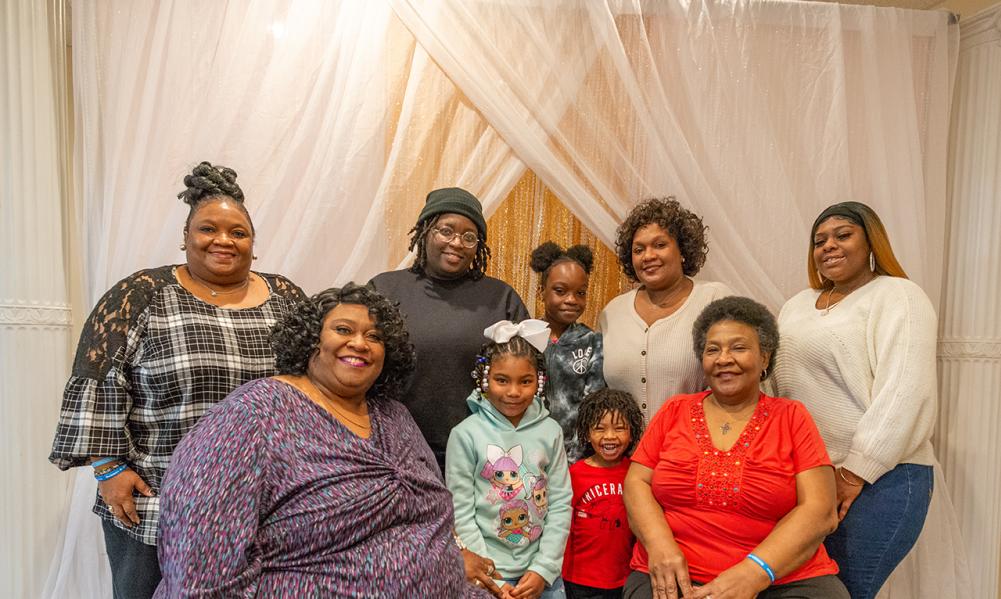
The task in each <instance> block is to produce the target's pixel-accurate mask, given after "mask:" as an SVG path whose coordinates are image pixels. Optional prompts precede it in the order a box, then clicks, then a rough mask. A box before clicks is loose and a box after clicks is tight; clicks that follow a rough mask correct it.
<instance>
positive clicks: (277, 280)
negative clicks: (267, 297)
mask: <svg viewBox="0 0 1001 599" xmlns="http://www.w3.org/2000/svg"><path fill="white" fill-rule="evenodd" d="M257 274H258V276H261V277H264V278H265V279H266V280H267V281H268V284H269V285H270V286H271V289H272V290H273V291H274V292H275V294H277V295H279V296H281V297H284V298H286V299H290V300H292V301H293V302H295V303H299V302H301V301H303V300H304V299H306V297H307V296H306V294H305V293H303V291H302V289H300V288H299V286H298V285H296V284H295V283H293V282H292V281H290V280H288V279H287V278H285V277H284V276H282V275H274V274H268V273H263V272H259V273H257Z"/></svg>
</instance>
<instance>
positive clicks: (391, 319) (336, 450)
mask: <svg viewBox="0 0 1001 599" xmlns="http://www.w3.org/2000/svg"><path fill="white" fill-rule="evenodd" d="M272 344H273V346H274V348H275V354H276V362H277V367H278V371H279V372H280V373H281V374H280V375H279V376H276V377H273V378H266V379H259V380H256V381H252V382H250V383H247V384H245V385H243V386H242V387H240V388H238V389H237V390H236V391H234V392H232V393H231V394H230V395H229V397H227V398H226V399H225V400H224V401H223V402H222V403H220V404H219V405H218V406H216V407H215V408H213V409H212V410H211V411H210V412H209V413H208V414H207V415H206V416H204V417H203V418H202V420H201V421H200V422H199V423H198V425H197V426H196V427H195V428H194V430H192V431H191V432H190V433H189V434H188V435H187V436H186V437H185V438H184V440H183V441H182V442H181V443H180V445H178V447H177V450H176V451H175V452H174V456H173V459H172V461H171V464H170V466H169V468H168V470H167V475H166V478H165V480H164V484H163V491H162V493H161V516H160V527H161V528H160V534H161V537H160V546H159V552H160V566H161V570H162V572H163V582H162V583H161V584H160V587H159V588H158V589H157V594H156V596H157V597H161V598H162V597H186V596H193V595H199V596H202V595H205V596H227V597H228V596H239V597H373V598H374V597H380V598H384V597H466V596H469V597H477V596H484V597H486V596H488V595H486V593H485V591H482V590H479V589H477V587H476V586H473V585H472V584H469V583H468V582H467V580H466V577H465V574H464V570H463V557H462V555H461V553H460V551H459V549H458V547H457V546H456V545H455V543H454V542H453V535H452V528H453V515H452V501H451V498H450V496H449V493H448V489H446V488H445V486H444V484H443V483H442V482H441V479H440V478H439V475H438V470H437V466H436V464H435V459H434V455H433V454H432V453H431V450H430V448H429V447H428V445H427V443H426V442H425V441H424V439H423V437H422V436H421V432H420V430H418V428H417V425H416V424H415V423H414V421H413V418H411V416H410V414H409V412H408V411H407V409H406V408H405V407H404V406H403V405H402V404H400V403H398V401H397V400H398V398H399V395H400V393H401V389H402V388H403V386H404V383H405V381H406V380H407V377H408V376H409V375H410V373H411V372H412V370H413V367H414V351H413V347H412V345H411V344H410V341H409V336H408V334H407V331H406V328H405V327H404V321H403V319H402V317H401V316H400V313H399V311H398V310H397V309H396V308H395V307H394V306H393V305H392V304H391V303H390V302H389V301H388V300H386V299H385V298H384V297H383V296H381V295H379V294H378V293H376V292H374V291H372V290H371V289H369V288H366V287H361V286H357V285H354V284H351V283H349V284H348V285H346V286H345V287H344V288H342V289H328V290H327V291H323V292H321V293H319V294H317V295H315V296H313V297H312V298H310V300H308V301H306V302H304V303H303V304H302V305H301V306H300V307H299V308H297V309H296V310H295V311H293V312H292V313H291V314H289V315H288V316H287V317H286V318H285V319H284V320H283V321H281V322H280V323H279V324H278V325H277V326H276V327H275V330H274V333H273V337H272Z"/></svg>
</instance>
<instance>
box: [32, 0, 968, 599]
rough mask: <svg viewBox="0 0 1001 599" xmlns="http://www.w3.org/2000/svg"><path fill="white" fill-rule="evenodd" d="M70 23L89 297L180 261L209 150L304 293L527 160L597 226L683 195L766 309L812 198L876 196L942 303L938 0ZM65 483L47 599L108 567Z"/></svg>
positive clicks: (230, 10) (361, 273)
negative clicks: (441, 198)
mask: <svg viewBox="0 0 1001 599" xmlns="http://www.w3.org/2000/svg"><path fill="white" fill-rule="evenodd" d="M73 33H74V57H75V62H74V67H75V73H76V80H75V88H76V90H75V94H76V95H75V98H76V104H77V113H78V118H77V145H76V156H77V165H76V167H77V172H78V173H79V176H78V181H79V182H80V194H79V198H78V202H79V209H80V214H83V215H86V217H85V218H83V219H81V220H80V223H79V225H80V229H81V234H82V235H83V236H84V241H83V248H82V250H83V251H84V256H85V261H86V274H87V277H88V278H87V280H86V284H87V292H88V294H89V296H90V299H91V301H93V300H95V299H96V298H97V296H98V295H99V294H100V293H101V292H102V291H103V290H104V289H106V288H107V287H108V286H109V285H110V284H111V283H112V282H113V281H115V280H117V279H118V278H120V277H122V276H124V275H127V274H128V273H130V272H132V271H134V270H137V269H139V268H143V267H149V266H154V265H158V264H163V263H167V262H179V261H181V260H182V259H183V256H182V254H181V252H180V250H178V249H177V245H178V244H179V243H180V238H181V227H182V225H183V219H184V214H185V212H184V206H183V205H182V204H181V203H180V202H179V201H177V200H176V199H174V197H173V196H174V194H175V193H176V192H177V191H179V189H180V179H181V176H182V175H183V174H184V173H185V172H187V171H188V169H189V168H190V167H191V166H193V165H194V164H195V163H197V162H198V161H199V160H206V159H207V160H210V161H212V162H217V163H221V164H226V165H228V166H231V167H233V168H235V169H236V170H237V171H238V172H239V173H240V179H239V181H240V183H241V185H242V186H243V188H244V190H245V192H246V195H247V198H248V200H247V201H248V206H249V208H250V211H251V213H252V215H253V216H254V221H255V225H256V227H257V230H258V238H257V246H256V253H257V254H258V255H259V256H260V257H261V258H260V260H259V261H258V263H257V265H256V267H257V268H259V269H261V270H264V271H276V272H281V273H283V274H286V275H288V276H289V277H291V278H292V279H293V280H295V281H296V282H298V283H299V284H300V285H302V286H303V287H304V288H305V289H306V290H307V291H310V292H313V291H317V290H319V289H321V288H323V287H326V286H328V285H330V284H332V283H341V282H344V281H346V280H349V279H356V280H365V279H367V278H368V277H369V276H371V275H373V274H375V273H377V272H379V271H381V270H385V269H386V268H390V267H394V266H396V265H397V264H398V263H399V262H400V260H401V259H402V258H403V257H404V255H405V253H406V245H407V240H406V233H407V230H408V229H409V227H410V226H411V225H412V224H413V220H414V217H415V215H416V214H417V211H418V210H419V208H420V205H421V204H422V203H423V197H424V195H425V194H426V193H427V191H428V190H430V189H433V188H434V187H438V186H444V185H453V184H459V185H462V186H464V187H467V188H468V189H470V190H471V191H473V192H474V193H476V194H477V195H479V196H480V197H481V198H482V199H483V200H484V203H485V206H486V208H487V211H488V212H490V211H491V210H492V209H493V208H494V207H496V205H497V204H498V203H499V202H500V200H502V199H503V198H504V197H505V195H506V193H507V191H508V190H509V189H510V188H511V186H512V185H513V184H514V182H515V181H517V179H518V178H519V176H520V175H521V174H522V173H523V172H524V169H525V168H526V166H527V167H529V168H531V169H532V170H533V171H535V172H536V173H537V174H538V175H539V177H540V178H541V179H542V180H543V181H544V182H545V183H546V185H547V186H548V187H550V188H551V189H552V190H553V191H554V192H556V194H557V195H558V196H559V197H560V198H561V199H562V200H563V201H565V202H566V203H567V205H568V206H569V207H570V208H571V209H572V210H573V211H574V213H575V214H576V215H577V216H578V217H579V218H580V219H581V220H582V221H583V222H584V223H585V224H586V225H587V226H588V227H590V228H591V229H592V230H593V231H595V232H596V233H597V234H598V235H599V236H600V237H601V238H602V239H603V240H604V241H606V243H609V242H611V241H612V239H613V236H614V229H615V226H616V224H617V223H618V222H619V220H620V219H621V218H622V217H623V216H624V215H625V214H626V212H628V210H629V208H630V206H632V205H633V204H634V203H635V202H636V201H637V200H638V199H640V198H643V197H646V196H652V195H667V194H675V195H677V196H678V197H679V199H680V200H682V201H683V202H684V203H686V204H687V205H689V206H691V207H693V208H694V209H695V210H697V211H698V212H699V213H701V214H703V215H704V217H705V220H706V222H707V224H708V225H709V226H710V229H711V250H710V257H709V263H708V266H707V268H706V273H705V275H704V276H705V277H706V278H712V279H718V280H723V281H726V282H728V283H730V284H731V285H733V286H734V287H736V288H737V289H739V290H741V291H743V292H746V293H749V294H751V295H753V296H756V297H758V298H760V299H762V300H763V301H765V302H766V303H768V304H770V305H771V306H773V307H778V306H779V305H780V304H781V302H782V301H783V299H784V298H785V297H788V296H789V295H791V294H792V293H793V292H794V291H796V290H798V289H800V288H802V287H803V286H804V285H805V283H806V277H805V272H804V266H805V265H804V263H805V259H806V256H805V255H804V254H805V252H806V245H807V235H808V227H809V224H810V222H811V221H812V219H813V217H814V215H815V214H816V213H818V212H819V211H820V209H822V208H823V207H824V206H826V205H827V204H829V203H832V202H835V201H839V200H844V199H859V200H862V201H866V202H867V203H870V204H871V205H873V206H874V207H875V208H876V209H877V210H878V211H879V212H880V213H881V215H882V216H883V217H884V219H885V221H886V223H887V225H888V228H889V230H890V235H891V237H892V239H893V241H894V245H895V247H896V248H897V251H898V254H899V255H900V256H901V258H902V261H903V263H904V266H905V268H907V270H908V272H909V273H911V274H912V276H913V278H914V279H915V280H917V281H918V282H919V283H920V284H922V285H923V286H924V287H925V289H926V290H927V291H928V292H929V295H930V296H931V297H932V298H935V299H937V298H938V297H939V288H940V284H941V268H942V266H941V260H942V258H941V257H942V255H943V252H942V249H943V247H944V232H943V228H942V220H943V218H942V215H943V214H944V197H945V170H944V164H945V152H946V145H945V140H946V135H947V127H948V100H949V90H950V85H951V69H952V67H953V65H954V62H955V43H956V39H957V38H956V31H955V28H954V27H950V26H949V25H948V21H947V16H946V15H945V14H939V13H928V12H917V11H903V10H892V9H876V8H868V7H860V6H838V5H833V4H815V3H801V2H767V3H765V2H733V1H730V2H691V3H689V2H685V3H681V2H620V1H612V0H610V1H608V2H566V1H559V2H550V1H547V0H527V1H521V2H468V1H466V2H463V1H459V0H442V1H438V0H435V1H423V0H387V1H386V2H374V1H373V2H364V3H363V2H323V1H318V0H317V1H305V0H300V1H296V0H257V1H253V2H249V1H248V2H235V1H233V2H213V3H203V2H196V1H195V0H173V1H171V0H165V1H161V2H152V1H150V0H142V1H137V2H130V3H115V4H109V3H100V2H94V1H84V0H78V1H77V2H76V3H75V4H74V31H73ZM77 495H78V501H77V503H76V504H75V505H76V507H75V508H74V512H73V514H72V515H71V518H70V525H69V527H68V529H67V541H66V544H65V547H64V553H63V556H62V558H60V561H59V562H57V571H56V573H55V574H54V576H53V580H55V581H57V582H56V583H55V584H54V585H53V586H52V588H51V590H52V593H53V594H54V595H59V594H60V593H64V594H65V593H67V592H70V591H71V590H72V589H74V588H82V587H79V586H75V585H79V584H82V583H81V581H80V580H79V579H78V577H85V576H88V575H89V574H88V573H90V572H99V571H100V570H99V567H100V565H101V559H100V558H99V556H97V553H98V549H97V548H99V547H100V537H99V535H96V534H95V533H96V531H97V526H96V522H92V521H93V520H95V519H94V518H93V516H91V515H89V514H87V513H86V512H87V504H88V503H89V499H90V497H92V495H91V494H90V492H89V491H82V492H81V491H78V493H77ZM86 560H90V561H91V562H93V563H92V564H91V565H92V566H93V567H92V568H91V567H88V566H83V565H82V564H83V563H84V561H86ZM60 563H61V564H62V565H63V569H62V570H58V566H59V564H60ZM71 563H77V564H79V565H80V567H79V568H78V569H77V570H76V571H75V572H68V571H67V570H66V567H67V566H68V565H69V564H71ZM91 582H93V581H91ZM98 583H100V581H98ZM71 594H72V593H71ZM922 594H923V593H922ZM900 596H905V595H903V594H901V595H900ZM911 596H919V595H918V594H914V595H911ZM943 596H949V595H943Z"/></svg>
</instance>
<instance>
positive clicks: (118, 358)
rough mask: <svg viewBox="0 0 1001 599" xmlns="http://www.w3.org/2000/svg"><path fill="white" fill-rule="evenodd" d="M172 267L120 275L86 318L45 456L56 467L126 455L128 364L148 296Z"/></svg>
mask: <svg viewBox="0 0 1001 599" xmlns="http://www.w3.org/2000/svg"><path fill="white" fill-rule="evenodd" d="M172 268H173V267H171V266H164V267H160V268H154V269H149V270H141V271H139V272H137V273H135V274H133V275H130V276H128V277H126V278H124V279H122V280H121V281H119V282H118V283H117V284H115V286H114V287H112V288H111V289H109V290H108V291H107V292H106V293H105V294H104V296H103V297H102V298H101V299H100V301H98V302H97V305H96V306H94V310H93V311H92V312H91V314H90V317H89V318H87V322H86V323H85V324H84V327H83V331H82V332H81V333H80V342H79V344H78V345H77V350H76V358H75V359H74V361H73V371H72V373H71V375H70V379H69V381H67V382H66V387H65V389H64V390H63V403H62V408H61V410H60V412H59V424H58V425H57V427H56V436H55V440H54V441H53V443H52V454H51V455H50V456H49V460H50V461H51V462H52V463H54V464H56V465H57V466H59V467H60V468H61V469H63V470H65V469H67V468H70V467H73V466H80V465H83V464H86V463H87V460H88V459H89V458H90V457H92V456H109V457H118V456H125V455H127V454H128V438H127V437H128V436H127V434H126V432H125V422H126V419H127V418H128V413H129V409H130V407H131V404H132V400H131V397H130V395H129V390H130V385H129V380H128V376H127V364H128V361H129V357H130V355H131V354H132V353H133V352H134V351H135V348H136V346H137V345H138V341H139V339H140V338H141V335H142V329H143V327H144V322H145V316H146V313H147V307H148V306H149V304H150V301H151V300H152V299H153V297H154V296H155V295H156V293H157V292H158V291H159V290H160V289H161V288H162V287H163V286H164V285H166V284H168V283H170V282H172V281H174V277H173V274H172V272H171V269H172Z"/></svg>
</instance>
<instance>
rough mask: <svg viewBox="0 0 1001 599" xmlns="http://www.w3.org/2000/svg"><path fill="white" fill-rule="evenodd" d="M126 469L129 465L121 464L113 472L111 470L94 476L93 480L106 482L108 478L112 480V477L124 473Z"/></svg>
mask: <svg viewBox="0 0 1001 599" xmlns="http://www.w3.org/2000/svg"><path fill="white" fill-rule="evenodd" d="M128 467H129V465H128V464H126V463H124V462H123V463H121V464H119V465H117V466H115V468H114V469H113V470H111V471H110V472H106V473H104V474H100V475H96V476H94V478H96V479H97V480H99V481H105V480H108V479H109V478H114V477H116V476H118V475H119V474H121V473H122V472H124V471H125V469H126V468H128Z"/></svg>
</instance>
